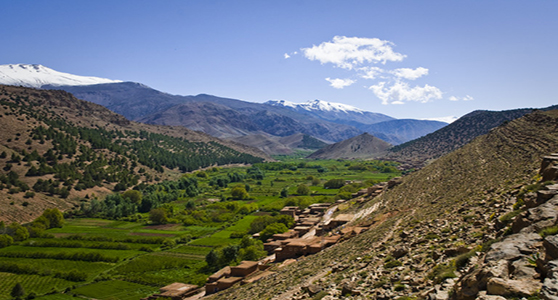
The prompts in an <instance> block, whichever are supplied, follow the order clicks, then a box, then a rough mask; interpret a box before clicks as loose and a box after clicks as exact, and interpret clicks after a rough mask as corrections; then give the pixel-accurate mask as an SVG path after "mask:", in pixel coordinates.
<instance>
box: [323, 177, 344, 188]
mask: <svg viewBox="0 0 558 300" xmlns="http://www.w3.org/2000/svg"><path fill="white" fill-rule="evenodd" d="M344 185H345V180H343V179H330V180H328V181H326V182H325V183H324V188H326V189H338V188H341V187H342V186H344Z"/></svg>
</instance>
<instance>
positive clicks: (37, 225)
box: [0, 208, 64, 248]
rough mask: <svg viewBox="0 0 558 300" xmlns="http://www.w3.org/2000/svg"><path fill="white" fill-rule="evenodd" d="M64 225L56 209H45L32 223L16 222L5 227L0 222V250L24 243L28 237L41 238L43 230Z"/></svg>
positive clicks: (60, 214)
mask: <svg viewBox="0 0 558 300" xmlns="http://www.w3.org/2000/svg"><path fill="white" fill-rule="evenodd" d="M63 224H64V216H63V215H62V213H61V212H60V211H59V210H58V209H57V208H49V209H46V210H45V211H44V212H43V214H42V215H40V216H39V217H38V218H37V219H35V220H34V221H33V222H31V223H29V224H25V225H20V224H19V223H17V222H14V223H11V224H10V225H8V226H6V225H5V224H4V222H3V221H2V222H0V248H4V247H7V246H10V245H11V244H12V243H13V242H14V241H16V242H19V241H24V240H26V239H28V238H29V237H41V236H43V235H44V232H45V230H47V229H50V228H60V227H62V225H63Z"/></svg>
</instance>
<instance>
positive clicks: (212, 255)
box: [205, 249, 219, 270]
mask: <svg viewBox="0 0 558 300" xmlns="http://www.w3.org/2000/svg"><path fill="white" fill-rule="evenodd" d="M205 262H206V263H207V266H208V267H209V268H210V269H212V270H215V269H218V268H219V253H218V251H217V250H215V249H212V250H211V251H210V252H209V253H207V255H206V256H205Z"/></svg>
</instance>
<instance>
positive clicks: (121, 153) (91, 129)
mask: <svg viewBox="0 0 558 300" xmlns="http://www.w3.org/2000/svg"><path fill="white" fill-rule="evenodd" d="M0 128H2V130H0V141H1V142H0V168H1V169H0V205H2V207H3V209H2V210H1V211H0V220H5V221H19V222H24V221H27V220H29V219H34V218H35V217H36V216H37V215H38V214H40V213H42V211H43V210H44V209H45V208H48V207H58V208H60V209H62V210H66V209H71V208H74V207H78V206H79V203H80V201H81V200H84V199H85V198H86V197H89V196H91V195H92V194H96V195H100V194H101V195H102V194H106V193H110V192H112V191H113V190H124V189H127V188H130V187H132V186H135V185H137V184H140V183H142V182H157V181H161V180H164V179H170V178H176V177H177V176H179V174H180V173H182V172H189V171H192V170H196V169H199V168H203V167H208V166H212V165H215V164H217V165H224V164H243V163H255V162H261V161H263V160H264V159H268V158H269V157H268V156H267V155H266V154H265V153H263V152H261V151H259V150H257V149H254V148H251V147H248V146H244V145H241V144H237V143H234V142H231V141H222V140H218V139H216V138H214V137H211V136H209V135H207V134H204V133H201V132H194V131H191V130H187V129H185V128H183V127H167V126H155V125H146V124H141V123H136V122H131V121H129V120H127V119H126V118H124V117H123V116H121V115H118V114H115V113H113V112H111V111H109V110H108V109H106V108H104V107H102V106H100V105H97V104H93V103H90V102H86V101H82V100H78V99H76V98H75V97H73V96H72V95H71V94H69V93H67V92H64V91H52V90H51V91H48V90H35V89H31V88H21V87H11V86H0Z"/></svg>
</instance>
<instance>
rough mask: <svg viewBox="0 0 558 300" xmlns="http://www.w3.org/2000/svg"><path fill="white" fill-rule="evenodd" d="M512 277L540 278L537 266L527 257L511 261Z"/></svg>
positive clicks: (518, 278)
mask: <svg viewBox="0 0 558 300" xmlns="http://www.w3.org/2000/svg"><path fill="white" fill-rule="evenodd" d="M510 269H511V274H510V277H511V279H516V280H520V279H527V280H530V279H538V278H540V275H539V273H538V272H537V270H535V266H533V265H532V264H531V262H530V261H529V259H528V258H527V257H523V258H521V259H518V260H516V261H513V262H512V263H511V267H510Z"/></svg>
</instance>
